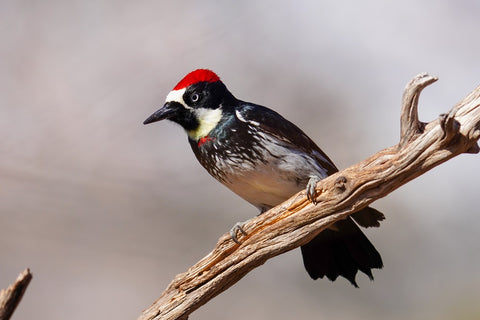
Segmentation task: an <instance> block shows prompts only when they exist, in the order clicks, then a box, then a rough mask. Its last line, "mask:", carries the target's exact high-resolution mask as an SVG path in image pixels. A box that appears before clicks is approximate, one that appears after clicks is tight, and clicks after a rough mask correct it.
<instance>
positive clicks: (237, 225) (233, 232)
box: [230, 220, 248, 244]
mask: <svg viewBox="0 0 480 320" xmlns="http://www.w3.org/2000/svg"><path fill="white" fill-rule="evenodd" d="M247 221H248V220H246V221H243V222H237V223H235V224H234V225H233V227H232V229H230V237H232V240H233V242H235V243H236V244H240V242H239V241H238V238H237V232H238V231H240V232H241V233H243V234H244V235H247V233H246V232H245V230H243V226H244V225H245V223H247Z"/></svg>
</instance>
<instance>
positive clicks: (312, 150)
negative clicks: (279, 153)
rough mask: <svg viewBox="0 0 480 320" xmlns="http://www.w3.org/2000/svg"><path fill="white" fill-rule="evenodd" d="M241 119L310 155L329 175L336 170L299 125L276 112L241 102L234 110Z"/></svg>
mask: <svg viewBox="0 0 480 320" xmlns="http://www.w3.org/2000/svg"><path fill="white" fill-rule="evenodd" d="M236 112H238V113H237V116H238V117H239V119H240V120H241V121H244V122H248V123H250V124H251V125H256V126H258V127H260V129H262V131H264V132H266V133H268V134H269V135H271V136H273V137H275V138H276V139H278V140H281V141H283V142H284V143H285V144H286V145H290V146H291V147H292V149H299V150H301V151H303V152H305V153H306V154H309V155H311V156H312V157H314V158H315V159H316V160H317V163H318V164H320V165H321V166H322V167H323V168H325V170H326V171H327V174H328V175H331V174H333V173H335V172H337V171H338V169H337V167H335V165H334V164H333V162H332V160H330V158H329V157H328V156H327V155H326V154H325V153H324V152H323V151H322V150H321V149H320V148H319V147H318V146H317V145H316V144H315V142H313V141H312V139H310V138H309V137H308V136H307V135H306V134H305V133H304V132H303V131H302V130H301V129H300V128H299V127H297V126H296V125H294V124H293V123H291V122H290V121H288V120H287V119H285V118H284V117H282V116H281V115H280V114H278V113H277V112H275V111H273V110H271V109H269V108H266V107H263V106H260V105H256V104H252V103H242V104H241V105H240V107H238V108H237V110H236Z"/></svg>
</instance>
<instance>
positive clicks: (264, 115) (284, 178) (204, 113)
mask: <svg viewBox="0 0 480 320" xmlns="http://www.w3.org/2000/svg"><path fill="white" fill-rule="evenodd" d="M163 119H168V120H171V121H173V122H176V123H178V124H179V125H181V126H182V127H183V128H184V129H185V131H186V133H187V135H188V142H189V143H190V146H191V147H192V150H193V152H194V153H195V156H196V157H197V159H198V161H199V162H200V163H201V164H202V166H203V167H204V168H205V169H206V170H207V171H208V172H209V173H210V174H211V175H212V176H213V177H214V178H215V179H217V180H218V181H220V182H221V183H223V184H224V185H225V186H227V187H228V188H229V189H230V190H232V191H233V192H235V193H236V194H237V195H239V196H240V197H242V198H243V199H245V200H247V201H248V202H250V203H251V204H253V205H254V206H255V207H257V208H258V209H259V210H260V213H262V212H264V211H266V210H268V209H270V208H272V207H274V206H276V205H278V204H280V203H281V202H283V201H285V200H287V199H288V198H290V197H291V196H292V195H294V194H295V193H297V192H298V191H300V190H302V189H305V188H307V194H308V196H309V198H310V199H314V196H315V194H314V192H315V188H314V187H315V184H316V183H317V182H318V181H319V180H320V179H323V178H325V177H327V176H328V175H331V174H333V173H335V172H337V171H338V169H337V168H336V167H335V165H334V164H333V162H332V161H331V160H330V159H329V158H328V156H327V155H326V154H325V153H324V152H323V151H322V150H320V148H319V147H318V146H317V145H316V144H315V143H314V142H313V141H312V140H311V139H310V138H309V137H308V136H307V135H306V134H305V133H304V132H303V131H302V130H300V129H299V128H298V127H297V126H296V125H294V124H293V123H291V122H290V121H288V120H286V119H285V118H283V117H282V116H281V115H280V114H278V113H277V112H275V111H273V110H271V109H268V108H266V107H263V106H260V105H257V104H253V103H249V102H244V101H241V100H238V99H236V98H235V97H234V96H233V95H232V94H231V93H230V91H228V89H227V87H226V86H225V85H224V84H223V82H222V81H221V80H220V78H219V77H218V76H217V75H216V74H215V73H214V72H212V71H210V70H207V69H198V70H195V71H193V72H191V73H189V74H188V75H186V76H185V77H184V78H183V79H182V80H181V81H180V82H179V83H178V84H177V85H176V86H175V87H174V88H173V90H172V91H171V92H170V93H169V94H168V95H167V98H166V102H165V105H164V106H163V107H162V108H161V109H159V110H158V111H156V112H155V113H153V114H152V115H151V116H150V117H149V118H148V119H147V120H145V121H144V124H148V123H151V122H155V121H159V120H163ZM384 218H385V217H384V215H383V214H382V213H381V212H379V211H377V210H375V209H373V208H370V207H367V208H365V209H363V210H361V211H358V212H356V213H354V214H352V215H351V216H350V217H348V218H346V219H344V220H341V221H338V222H336V223H335V224H334V225H332V226H331V227H330V228H328V229H326V230H324V231H322V232H321V233H320V234H318V235H317V236H316V237H315V238H314V239H313V240H312V241H311V242H309V243H307V244H306V245H303V246H302V247H301V251H302V256H303V262H304V265H305V268H306V270H307V272H308V274H309V275H310V277H312V278H313V279H317V278H323V277H324V276H326V277H327V278H328V279H330V280H332V281H334V280H335V279H336V278H337V277H338V276H343V277H345V278H346V279H348V280H349V281H350V282H351V283H352V285H354V286H355V287H358V286H357V283H356V281H355V276H356V274H357V272H358V271H359V270H360V271H362V272H363V273H365V274H366V275H367V276H368V277H369V278H370V279H371V280H373V275H372V270H371V269H373V268H377V269H379V268H382V267H383V262H382V258H381V257H380V254H379V253H378V251H377V250H376V249H375V247H374V246H373V245H372V243H371V242H370V241H369V240H368V239H367V237H366V236H365V235H364V234H363V233H362V231H361V230H360V228H359V227H358V225H360V226H362V227H378V226H379V225H380V221H381V220H383V219H384ZM355 222H356V223H355ZM357 223H358V225H357ZM241 226H242V225H241V224H237V225H235V227H234V228H233V229H232V231H231V234H232V238H233V240H234V241H237V238H236V233H237V231H241V232H244V231H243V229H242V228H241Z"/></svg>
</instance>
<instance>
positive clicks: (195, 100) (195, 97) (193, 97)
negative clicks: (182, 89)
mask: <svg viewBox="0 0 480 320" xmlns="http://www.w3.org/2000/svg"><path fill="white" fill-rule="evenodd" d="M190 100H192V102H197V101H198V100H200V95H199V94H198V93H192V95H191V96H190Z"/></svg>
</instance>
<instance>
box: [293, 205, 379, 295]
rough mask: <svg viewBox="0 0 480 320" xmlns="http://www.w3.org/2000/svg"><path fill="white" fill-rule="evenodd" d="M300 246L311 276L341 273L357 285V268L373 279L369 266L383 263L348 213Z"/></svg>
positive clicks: (315, 277) (334, 276) (316, 277)
mask: <svg viewBox="0 0 480 320" xmlns="http://www.w3.org/2000/svg"><path fill="white" fill-rule="evenodd" d="M362 211H363V210H362ZM362 211H360V212H362ZM382 216H383V215H382ZM301 249H302V255H303V262H304V265H305V268H306V269H307V272H308V274H309V275H310V277H311V278H313V279H318V278H323V277H324V276H326V277H327V278H328V279H330V280H331V281H335V280H336V279H337V277H338V276H342V277H344V278H346V279H348V280H349V281H350V283H351V284H352V285H354V286H355V287H358V285H357V282H356V281H355V276H356V274H357V272H358V270H360V271H361V272H363V273H365V274H366V275H367V276H368V277H369V278H370V279H371V280H373V274H372V269H380V268H382V267H383V262H382V258H381V256H380V254H379V253H378V251H377V250H376V249H375V247H374V246H373V244H372V243H371V242H370V241H369V240H368V238H367V237H366V236H365V235H364V234H363V233H362V231H361V230H360V228H359V227H358V226H357V225H356V224H355V222H354V221H353V220H352V219H351V218H350V217H349V218H347V219H345V220H341V221H338V222H336V223H335V230H333V229H326V230H324V231H322V232H321V233H320V234H318V236H316V237H315V238H314V239H313V240H312V241H310V242H309V243H307V244H306V245H303V246H302V248H301Z"/></svg>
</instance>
